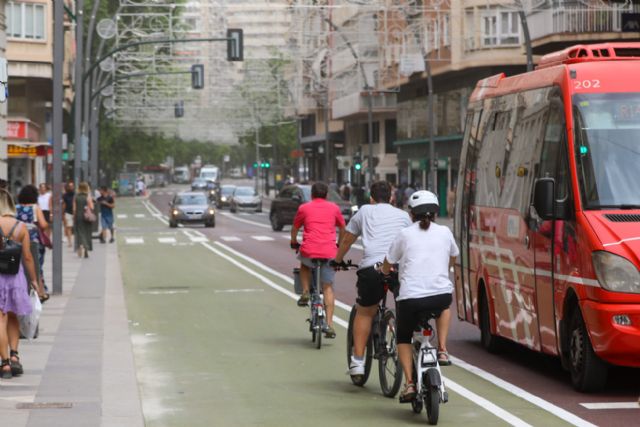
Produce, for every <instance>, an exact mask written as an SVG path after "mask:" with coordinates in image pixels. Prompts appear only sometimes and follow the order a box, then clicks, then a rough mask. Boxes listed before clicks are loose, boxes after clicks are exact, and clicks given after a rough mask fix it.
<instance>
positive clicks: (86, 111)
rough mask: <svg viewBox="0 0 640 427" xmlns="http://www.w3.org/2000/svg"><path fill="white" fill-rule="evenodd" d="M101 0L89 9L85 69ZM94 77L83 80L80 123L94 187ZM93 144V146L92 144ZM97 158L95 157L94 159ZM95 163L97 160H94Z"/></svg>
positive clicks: (93, 186)
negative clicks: (92, 116)
mask: <svg viewBox="0 0 640 427" xmlns="http://www.w3.org/2000/svg"><path fill="white" fill-rule="evenodd" d="M100 2H101V0H94V2H93V8H92V9H91V16H90V19H89V27H88V28H87V45H86V46H85V49H84V50H85V52H84V68H85V69H87V68H89V66H90V65H91V52H92V50H93V33H94V30H95V26H96V15H97V13H98V8H99V7H100ZM94 78H95V73H92V75H91V77H90V78H89V79H88V80H84V79H83V81H84V87H83V96H84V98H83V102H82V106H83V109H82V123H83V124H84V126H85V129H86V131H85V132H83V135H87V136H88V137H89V138H90V139H89V145H90V148H89V162H90V163H89V164H90V166H89V179H90V184H91V188H96V187H97V185H98V179H97V176H96V169H94V168H93V165H94V157H96V156H95V155H94V153H95V149H96V148H97V142H96V141H95V138H94V136H93V135H92V134H91V129H92V127H91V120H90V118H89V117H90V113H91V111H92V109H93V102H90V100H89V96H90V94H91V83H92V82H93V79H94ZM94 145H95V146H94ZM96 160H97V159H96ZM95 163H96V164H97V161H96V162H95Z"/></svg>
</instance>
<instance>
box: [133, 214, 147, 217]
mask: <svg viewBox="0 0 640 427" xmlns="http://www.w3.org/2000/svg"><path fill="white" fill-rule="evenodd" d="M134 217H135V218H144V217H145V214H135V215H134Z"/></svg>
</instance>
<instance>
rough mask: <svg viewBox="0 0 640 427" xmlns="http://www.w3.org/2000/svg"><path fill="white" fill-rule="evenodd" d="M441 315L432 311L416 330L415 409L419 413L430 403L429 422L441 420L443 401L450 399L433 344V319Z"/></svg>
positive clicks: (413, 402)
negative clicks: (441, 404)
mask: <svg viewBox="0 0 640 427" xmlns="http://www.w3.org/2000/svg"><path fill="white" fill-rule="evenodd" d="M436 317H437V315H436V314H434V313H428V314H427V315H425V316H424V317H422V318H421V319H420V323H419V326H418V328H416V330H415V331H414V332H413V339H412V344H413V383H414V384H415V385H416V391H417V394H416V397H415V399H414V400H413V401H411V408H412V409H413V412H415V413H416V414H419V413H420V412H422V408H423V407H426V411H427V418H428V420H429V424H431V425H436V424H438V417H439V414H440V403H447V402H448V401H449V394H448V393H447V391H446V390H445V387H444V381H443V380H442V373H441V372H440V364H439V363H438V349H437V347H434V346H433V345H431V341H432V340H433V336H434V333H433V328H432V327H431V324H430V323H429V321H430V320H431V319H435V318H436Z"/></svg>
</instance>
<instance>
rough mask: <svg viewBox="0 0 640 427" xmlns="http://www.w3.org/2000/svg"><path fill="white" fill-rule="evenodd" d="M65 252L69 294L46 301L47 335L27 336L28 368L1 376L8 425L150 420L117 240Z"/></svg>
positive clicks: (23, 346) (0, 399)
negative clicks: (84, 253) (85, 252)
mask: <svg viewBox="0 0 640 427" xmlns="http://www.w3.org/2000/svg"><path fill="white" fill-rule="evenodd" d="M63 250H64V256H63V258H64V260H63V264H64V268H63V272H64V273H63V294H62V295H56V296H52V297H51V299H50V300H49V301H47V302H46V303H45V304H44V307H43V313H42V317H41V319H40V336H39V337H38V338H37V339H35V340H33V341H31V342H29V341H27V340H21V342H20V348H19V351H20V356H21V359H22V363H23V365H24V369H25V373H24V375H22V376H19V377H14V378H13V379H11V380H0V420H2V425H5V426H11V427H21V426H29V427H39V426H47V427H52V426H65V427H73V426H106V427H112V426H113V427H115V426H127V427H135V426H143V425H144V418H143V415H142V409H141V408H142V407H141V402H140V396H139V391H138V385H137V382H136V373H135V365H134V359H133V352H132V348H131V341H130V338H129V328H128V322H127V314H126V307H125V301H124V295H123V289H122V279H121V274H120V264H119V261H118V253H117V245H116V244H106V245H103V244H99V243H97V242H96V244H95V245H94V251H93V252H91V254H90V258H89V259H79V258H78V257H77V255H76V254H74V253H73V252H72V251H71V249H68V248H67V247H66V245H65V247H64V249H63ZM46 256H47V258H46V260H45V278H46V280H47V282H48V283H51V271H50V268H51V252H50V251H48V253H47V255H46Z"/></svg>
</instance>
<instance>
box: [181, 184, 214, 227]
mask: <svg viewBox="0 0 640 427" xmlns="http://www.w3.org/2000/svg"><path fill="white" fill-rule="evenodd" d="M169 206H170V207H171V211H170V212H169V227H171V228H175V227H177V226H178V224H184V223H191V224H197V223H202V224H204V226H205V227H215V226H216V210H215V209H214V207H213V205H212V204H211V203H209V199H208V198H207V196H206V195H205V194H203V193H201V192H183V193H178V194H176V196H175V197H174V198H173V200H172V201H171V202H169Z"/></svg>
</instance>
